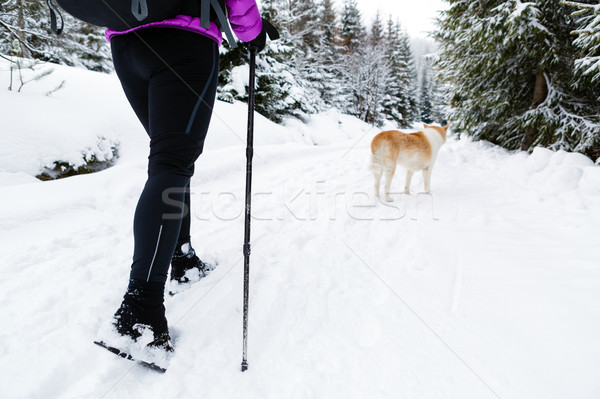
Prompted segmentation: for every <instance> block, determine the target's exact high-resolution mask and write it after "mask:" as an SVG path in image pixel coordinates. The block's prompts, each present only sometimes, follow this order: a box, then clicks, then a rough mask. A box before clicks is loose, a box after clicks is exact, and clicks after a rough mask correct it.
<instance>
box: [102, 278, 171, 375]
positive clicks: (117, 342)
mask: <svg viewBox="0 0 600 399" xmlns="http://www.w3.org/2000/svg"><path fill="white" fill-rule="evenodd" d="M163 302H164V287H163V286H162V284H156V283H149V284H146V283H144V282H139V281H136V280H130V283H129V288H128V289H127V292H126V293H125V295H124V296H123V302H122V303H121V306H120V307H119V309H117V311H116V313H115V315H114V317H113V320H112V323H111V326H110V328H106V327H105V328H104V329H103V330H102V331H101V333H100V334H99V335H100V337H101V339H99V340H98V341H95V343H96V344H98V345H100V346H102V347H104V348H106V349H108V350H109V351H111V352H113V353H115V354H117V355H119V356H121V357H124V358H126V359H129V360H135V361H139V362H141V363H142V364H144V365H146V366H149V367H151V368H153V369H155V370H158V371H163V372H164V371H165V370H166V367H167V365H168V363H169V360H170V358H171V356H172V354H173V345H172V344H171V338H170V337H169V328H168V325H167V319H166V317H165V306H164V304H163Z"/></svg>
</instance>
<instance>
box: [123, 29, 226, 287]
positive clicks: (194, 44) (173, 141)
mask: <svg viewBox="0 0 600 399" xmlns="http://www.w3.org/2000/svg"><path fill="white" fill-rule="evenodd" d="M166 30H167V31H168V32H165V33H164V34H162V35H161V36H160V37H154V36H153V37H152V38H151V40H152V41H153V43H154V44H155V45H156V46H157V47H158V48H160V49H161V50H162V51H160V52H159V55H160V56H161V58H162V61H165V62H167V63H168V65H169V67H168V68H165V67H163V68H162V69H159V70H157V71H156V72H155V73H154V74H153V75H152V79H151V81H150V87H149V109H150V111H149V119H150V136H151V142H150V157H149V168H148V173H149V176H150V179H149V182H150V180H153V181H152V183H153V184H152V186H153V187H157V188H158V190H159V191H160V192H161V193H162V198H161V200H160V205H157V204H156V203H155V201H154V200H152V199H150V198H148V199H146V198H142V199H141V200H140V204H139V205H138V208H139V209H140V212H139V214H138V212H136V223H139V227H136V228H135V231H136V256H135V257H134V263H133V266H132V274H131V277H132V278H134V279H139V278H140V277H143V276H144V275H146V278H148V279H149V281H160V282H162V283H164V282H165V281H166V278H167V272H168V267H169V263H170V261H171V258H172V256H173V253H174V251H175V247H176V244H177V242H178V240H179V238H180V237H181V233H182V225H183V230H184V232H183V234H184V235H185V234H186V231H185V230H186V229H187V236H188V237H189V217H190V214H189V208H187V209H186V206H185V205H186V188H187V187H188V186H189V178H190V177H191V176H192V175H193V173H194V162H195V160H196V159H197V158H198V156H199V155H200V153H201V152H202V149H203V146H204V139H205V137H206V133H207V131H208V126H209V123H210V118H211V114H212V108H213V104H214V100H215V95H216V88H217V78H218V47H217V44H216V43H215V42H214V41H212V40H210V39H208V38H205V37H203V36H200V35H196V34H194V33H191V32H187V31H183V30H175V29H166ZM157 194H158V193H156V192H154V193H152V196H151V198H155V196H156V195H157ZM142 200H143V201H142ZM188 201H189V197H188ZM188 204H189V202H188ZM156 206H160V207H161V209H160V211H159V212H157V210H156V209H154V208H155V207H156ZM188 206H189V205H188ZM145 209H153V212H152V213H153V214H154V215H155V216H156V215H161V222H162V223H160V224H158V221H156V220H151V219H150V218H148V217H144V215H145V214H146V213H147V212H146V211H145ZM186 211H187V212H186ZM137 216H139V217H137ZM150 225H151V226H152V227H151V226H150ZM161 226H162V232H161V230H160V229H161ZM138 231H139V234H140V241H141V243H143V244H141V245H138V238H137V234H138ZM159 233H161V237H160V238H159V237H158V234H159ZM188 241H189V240H188ZM152 242H154V243H156V244H155V245H153V246H151V247H148V246H147V244H148V243H152ZM138 247H139V248H140V250H139V251H138ZM138 255H139V256H138ZM149 264H150V265H151V266H150V267H149V266H148V265H149ZM146 273H147V274H146Z"/></svg>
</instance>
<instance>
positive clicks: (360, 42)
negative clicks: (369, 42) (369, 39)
mask: <svg viewBox="0 0 600 399" xmlns="http://www.w3.org/2000/svg"><path fill="white" fill-rule="evenodd" d="M340 36H341V40H342V45H343V47H344V53H345V54H353V53H355V52H358V51H360V50H361V49H362V47H363V46H364V43H365V38H366V36H367V34H366V29H365V27H364V25H363V22H362V16H361V13H360V10H359V9H358V4H357V3H356V0H344V8H343V11H342V29H341V32H340Z"/></svg>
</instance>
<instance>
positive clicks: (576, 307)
mask: <svg viewBox="0 0 600 399" xmlns="http://www.w3.org/2000/svg"><path fill="white" fill-rule="evenodd" d="M63 76H64V78H65V79H67V86H66V87H65V89H63V90H60V91H58V92H56V93H55V94H53V95H52V96H50V97H46V96H43V94H42V93H44V92H45V91H46V90H47V89H44V88H43V87H42V86H43V85H49V86H52V85H54V84H56V82H55V81H54V82H53V81H52V79H55V80H56V79H63ZM6 77H7V74H6V72H2V73H0V79H1V80H4V79H5V78H6ZM83 78H85V79H83ZM47 79H49V80H50V81H48V82H46V83H43V82H42V81H41V82H39V83H37V84H34V83H32V84H30V85H29V86H28V85H26V86H25V88H24V91H25V92H24V93H19V94H17V93H8V92H0V109H2V110H3V117H2V122H1V126H2V130H1V132H0V151H2V152H0V190H1V192H2V195H1V196H0V279H1V281H2V289H1V290H0V325H1V326H2V328H1V329H0V375H1V376H2V383H1V384H0V397H2V398H124V397H127V398H133V397H143V398H197V397H201V398H293V399H301V398H302V399H304V398H307V399H309V398H310V399H313V398H341V397H345V398H444V399H447V398H460V399H465V398H473V399H480V398H502V399H508V398H524V399H525V398H526V399H531V398H557V399H558V398H561V399H562V398H578V399H585V398H590V399H594V398H598V397H600V379H598V375H600V339H599V338H598V337H599V336H600V334H599V332H600V294H598V293H599V292H600V251H598V233H597V232H598V227H600V168H599V167H598V166H593V164H592V163H591V161H590V160H589V159H587V158H585V157H583V156H580V155H577V154H568V153H564V152H558V153H552V152H550V151H547V150H543V149H536V151H535V152H534V153H533V154H532V155H528V154H526V153H516V154H511V153H508V152H506V151H504V150H502V149H499V148H497V147H493V146H490V145H486V144H485V143H474V142H471V141H470V140H465V139H463V140H459V139H457V138H451V139H450V140H449V141H448V143H447V144H446V145H445V146H444V147H443V148H442V150H441V152H440V155H439V159H438V163H437V165H436V168H435V169H434V172H433V178H432V191H433V196H426V195H424V194H419V191H420V190H421V188H422V179H421V177H420V175H419V176H417V177H415V179H414V181H413V194H412V195H410V196H406V195H403V194H394V195H393V197H394V199H395V202H394V203H392V204H383V203H379V202H375V201H374V200H373V198H372V197H373V196H372V192H371V191H372V177H371V176H370V174H369V172H368V170H367V162H368V158H369V156H368V154H369V150H368V144H369V141H370V139H371V138H372V137H373V136H374V135H375V134H376V133H377V132H378V131H377V130H376V129H370V128H369V127H368V126H365V125H363V124H361V123H360V122H358V121H355V120H352V119H351V118H347V117H341V116H339V115H337V114H336V113H334V112H330V113H328V114H325V115H320V116H317V117H315V118H313V119H312V120H311V121H309V123H308V124H306V125H305V124H300V123H298V122H292V121H288V122H287V124H285V125H284V126H277V125H273V124H271V123H270V122H268V121H266V120H264V119H262V118H259V119H258V121H257V129H256V135H257V144H258V145H257V150H256V157H255V180H254V193H255V195H254V199H253V210H254V215H255V220H254V221H253V252H252V261H251V262H252V263H251V293H250V300H251V303H250V308H251V313H250V321H249V327H250V332H249V363H250V369H249V370H248V371H247V372H246V373H241V372H240V369H239V366H240V361H241V350H242V348H241V338H242V334H241V320H242V317H241V305H242V271H243V270H242V269H243V264H242V263H243V262H242V256H241V247H242V240H243V216H242V211H243V193H244V177H245V175H244V157H245V151H244V146H243V138H244V135H245V133H244V132H245V127H244V118H245V112H244V107H243V105H241V104H236V105H228V104H222V103H221V104H219V105H218V106H217V109H216V117H215V119H213V121H214V123H213V126H212V128H211V132H210V133H209V135H210V136H209V137H210V139H209V142H208V143H207V150H206V151H205V153H204V154H203V155H202V157H201V158H200V160H199V161H198V162H197V166H196V170H197V175H196V176H195V177H194V179H193V181H192V189H193V193H194V195H193V200H192V201H193V204H192V207H193V212H194V220H193V226H192V232H193V234H192V235H193V240H194V241H193V242H194V244H195V247H196V249H197V250H198V252H199V254H200V255H201V256H202V257H204V258H206V259H216V260H218V262H219V266H218V268H217V269H216V270H215V271H214V272H213V273H212V274H211V275H210V276H208V277H207V278H206V279H204V280H202V281H201V282H200V283H198V284H197V285H196V286H195V287H194V288H193V289H191V290H189V291H186V292H183V293H181V294H179V295H178V296H175V297H173V298H168V299H167V303H166V307H167V317H168V319H169V322H170V325H171V330H172V333H173V335H174V339H175V345H176V356H175V358H174V359H173V361H172V363H171V366H170V368H169V370H168V371H167V373H166V374H164V375H159V374H156V373H154V372H152V371H149V370H146V369H143V368H140V367H138V366H136V365H135V364H133V363H131V362H128V361H126V360H122V359H120V358H117V357H116V356H114V355H112V354H110V353H108V352H106V351H103V350H101V349H99V348H97V347H96V346H94V345H93V344H92V340H93V339H94V337H95V334H96V332H97V331H98V329H99V328H100V326H101V325H102V323H104V322H105V321H106V320H107V319H108V318H109V317H110V316H111V315H112V313H113V312H114V311H115V309H116V308H117V306H118V305H119V303H120V300H121V296H122V294H123V291H124V289H125V285H126V282H127V276H128V272H129V265H130V258H131V253H132V243H133V240H132V232H131V224H132V223H131V222H132V215H133V210H134V207H135V204H136V201H137V197H138V195H139V193H140V191H141V188H142V186H143V183H144V177H145V158H146V150H147V142H146V140H145V138H144V133H143V131H142V130H141V128H139V127H138V126H137V122H136V120H135V117H134V116H133V115H132V114H131V113H130V111H129V110H128V108H127V106H126V103H125V100H124V99H123V98H122V97H121V94H120V92H119V88H118V83H116V81H115V78H114V76H106V75H100V74H93V73H89V72H82V71H79V70H71V69H68V68H58V69H57V71H55V73H53V74H52V75H50V77H48V78H47ZM27 88H29V91H27V90H26V89H27ZM92 89H93V92H94V95H93V96H92V97H91V98H90V99H89V103H88V104H87V105H85V104H83V103H81V102H80V103H78V101H81V98H82V96H84V94H85V93H86V92H88V90H92ZM105 99H110V101H105ZM19 102H22V103H21V104H24V102H26V103H27V104H28V105H29V106H30V108H29V109H28V113H29V115H37V116H36V117H33V116H32V117H30V118H25V119H23V118H21V119H19V120H16V116H15V115H16V114H15V113H16V112H17V110H18V109H20V107H16V105H15V104H19ZM75 104H79V105H78V106H79V107H80V108H79V109H78V110H77V118H78V119H77V122H74V121H73V120H71V119H70V115H71V113H70V112H67V111H66V110H69V109H71V108H70V106H71V105H72V106H75ZM11 107H12V108H11ZM48 107H50V108H48ZM8 109H10V110H12V111H10V112H6V113H5V111H6V110H8ZM48 109H51V110H52V112H50V114H49V115H53V116H52V117H54V118H55V119H54V121H55V122H60V121H61V120H62V121H66V122H64V124H63V125H62V127H61V128H57V127H56V126H55V125H54V124H52V126H48V125H43V124H41V125H40V124H39V122H38V119H37V118H38V117H41V115H48V114H45V113H46V112H47V110H48ZM4 113H5V114H4ZM95 121H96V122H97V123H96V122H95ZM79 122H81V126H83V127H79V125H78V124H79ZM48 132H52V134H53V135H54V140H55V141H52V140H48V141H44V142H43V143H40V144H39V145H36V146H35V147H34V148H31V143H39V140H41V139H42V137H43V135H44V134H46V133H48ZM78 134H82V135H84V136H85V140H84V141H85V142H81V143H79V142H78V143H73V142H72V140H70V139H69V137H77V135H78ZM98 134H101V135H104V136H105V137H109V138H110V139H111V140H115V141H118V142H119V143H120V146H121V147H120V148H121V158H120V159H119V161H118V163H117V165H116V166H114V167H113V168H111V169H108V170H106V171H103V172H100V173H96V174H93V175H87V176H77V177H72V178H68V179H64V180H60V181H53V182H45V183H41V182H37V181H35V179H32V178H31V175H32V174H35V173H37V172H36V171H35V170H34V169H36V167H39V165H41V164H43V162H44V160H42V159H41V158H42V156H45V154H47V152H51V151H58V150H56V149H53V148H54V145H55V144H56V146H58V145H60V146H62V147H61V150H62V153H61V154H59V153H55V154H54V156H55V157H57V156H62V155H66V154H75V153H76V150H77V149H78V148H79V151H81V150H83V149H84V148H85V147H86V146H87V145H90V146H92V147H93V145H94V143H95V142H96V137H97V136H98ZM16 136H18V140H19V141H18V140H17V138H16ZM69 144H72V146H71V147H70V148H67V146H68V145H69ZM313 144H319V145H313ZM19 151H20V152H19ZM17 152H19V153H20V154H21V155H20V156H18V157H17V156H14V155H15V154H16V153H17ZM11 156H12V158H10V159H9V157H11ZM36 157H37V158H36ZM73 157H75V155H73ZM19 162H21V163H19ZM36 165H37V166H36ZM19 168H21V169H19ZM403 178H404V176H403V173H402V172H401V171H400V172H399V174H398V175H397V176H396V179H395V181H394V183H393V186H392V187H393V188H394V189H395V190H397V191H398V192H400V191H401V188H402V187H403Z"/></svg>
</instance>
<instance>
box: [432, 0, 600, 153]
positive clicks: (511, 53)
mask: <svg viewBox="0 0 600 399" xmlns="http://www.w3.org/2000/svg"><path fill="white" fill-rule="evenodd" d="M448 2H449V3H450V8H449V9H448V10H446V11H444V12H443V13H442V16H441V18H440V20H439V31H438V32H437V33H436V38H437V40H438V42H439V44H440V46H441V54H440V62H439V65H440V67H441V68H442V70H443V76H444V78H445V79H446V80H447V81H448V82H449V83H450V84H451V85H452V88H451V95H450V103H451V106H452V107H453V111H452V114H451V118H450V119H451V122H452V124H453V127H454V129H455V131H458V132H463V133H468V134H472V135H474V136H475V137H478V138H481V139H486V140H489V141H491V142H494V143H497V144H500V145H503V146H505V147H507V148H509V149H517V148H521V149H529V148H531V147H533V146H538V145H539V146H546V147H551V148H554V149H559V148H561V149H565V150H573V151H580V152H584V153H588V154H589V153H590V151H591V150H592V148H593V147H594V146H595V145H596V142H597V141H596V140H597V136H598V132H599V131H600V121H599V120H598V118H599V115H600V110H599V108H598V104H597V102H595V101H594V99H593V98H591V97H590V94H591V93H590V92H589V91H585V90H576V89H575V88H574V87H573V84H572V82H573V61H572V60H573V58H574V55H575V53H576V51H575V47H574V46H573V39H572V37H571V36H570V35H569V33H570V31H571V30H573V29H574V25H573V22H572V20H571V18H570V17H569V15H568V11H567V10H566V9H565V8H564V7H561V6H560V5H559V0H537V1H533V2H527V3H523V2H521V1H519V0H504V1H501V0H475V1H467V0H448Z"/></svg>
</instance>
